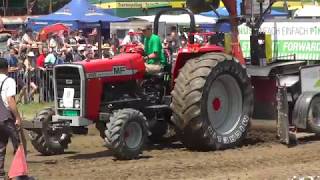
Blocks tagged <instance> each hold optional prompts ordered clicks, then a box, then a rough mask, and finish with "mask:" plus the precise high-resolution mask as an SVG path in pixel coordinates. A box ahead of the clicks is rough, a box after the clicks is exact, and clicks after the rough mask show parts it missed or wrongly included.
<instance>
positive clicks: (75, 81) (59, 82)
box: [55, 66, 81, 99]
mask: <svg viewBox="0 0 320 180" xmlns="http://www.w3.org/2000/svg"><path fill="white" fill-rule="evenodd" d="M55 80H56V88H57V89H56V90H57V91H56V92H57V94H56V96H57V99H60V98H62V97H63V91H64V88H73V89H74V98H79V99H80V98H81V78H80V72H79V68H77V67H68V66H66V67H65V66H60V67H56V68H55Z"/></svg>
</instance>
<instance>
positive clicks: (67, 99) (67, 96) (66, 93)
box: [62, 88, 74, 108]
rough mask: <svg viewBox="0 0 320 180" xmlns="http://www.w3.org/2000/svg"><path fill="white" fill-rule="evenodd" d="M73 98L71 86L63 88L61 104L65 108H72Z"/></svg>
mask: <svg viewBox="0 0 320 180" xmlns="http://www.w3.org/2000/svg"><path fill="white" fill-rule="evenodd" d="M73 98H74V89H73V88H64V89H63V97H62V100H63V106H64V107H66V108H73Z"/></svg>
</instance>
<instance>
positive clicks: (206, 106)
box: [171, 53, 253, 150]
mask: <svg viewBox="0 0 320 180" xmlns="http://www.w3.org/2000/svg"><path fill="white" fill-rule="evenodd" d="M175 83H176V84H175V87H174V90H173V91H172V97H173V98H172V99H173V100H172V104H171V108H172V110H173V116H172V121H173V122H174V123H175V124H176V125H177V127H178V128H179V129H180V130H181V133H180V134H181V140H182V142H183V143H184V144H185V146H186V147H187V148H189V149H194V150H211V149H213V150H215V149H225V148H231V147H234V146H236V145H238V144H240V143H241V141H242V139H243V138H244V137H245V135H246V133H247V130H248V127H249V120H250V117H251V114H252V110H253V92H252V87H251V83H250V79H249V77H248V75H247V72H246V70H245V69H244V68H243V67H242V66H241V65H240V64H239V63H238V62H237V61H235V60H233V58H232V57H231V56H229V55H226V54H222V53H209V54H205V55H202V56H200V57H198V58H195V59H191V60H189V61H188V62H187V63H186V64H185V66H184V67H183V68H182V69H181V71H180V73H179V76H178V78H177V79H176V81H175Z"/></svg>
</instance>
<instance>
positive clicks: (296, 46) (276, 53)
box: [239, 21, 320, 60]
mask: <svg viewBox="0 0 320 180" xmlns="http://www.w3.org/2000/svg"><path fill="white" fill-rule="evenodd" d="M260 31H261V32H265V33H267V34H271V37H272V40H273V45H272V46H273V47H272V51H273V58H279V59H286V58H285V57H286V56H289V57H292V56H293V55H295V57H296V59H297V60H320V22H316V21H314V22H313V21H310V22H301V21H299V22H295V21H291V22H265V23H263V25H262V26H261V29H260ZM239 32H240V41H241V46H242V49H243V52H244V54H245V57H250V34H251V29H250V28H248V27H247V26H245V25H241V26H240V27H239Z"/></svg>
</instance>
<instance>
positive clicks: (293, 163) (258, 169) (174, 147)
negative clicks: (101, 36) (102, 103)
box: [7, 121, 320, 180]
mask: <svg viewBox="0 0 320 180" xmlns="http://www.w3.org/2000/svg"><path fill="white" fill-rule="evenodd" d="M102 142H103V141H102V139H101V138H100V137H99V135H98V133H97V131H96V130H95V129H94V128H90V130H89V135H88V136H75V137H74V138H73V139H72V144H71V145H70V148H69V149H68V150H67V152H66V154H63V155H58V156H50V157H45V156H40V155H39V153H37V152H36V151H35V150H34V149H33V148H32V147H31V145H29V154H28V163H29V169H30V174H31V175H33V176H35V177H36V178H37V179H40V180H107V179H135V180H140V179H141V180H144V179H147V180H148V179H157V180H158V179H205V180H206V179H288V178H291V177H293V176H302V175H304V176H306V175H314V176H316V175H320V171H319V170H320V167H319V165H318V162H319V160H320V156H319V153H318V152H319V150H320V142H319V141H317V139H316V138H313V137H311V138H307V139H304V140H303V141H302V144H299V145H298V146H295V147H292V148H288V147H287V146H285V145H282V144H279V143H278V142H277V138H276V129H275V123H274V122H267V123H265V122H260V121H259V122H255V123H253V127H252V128H251V129H250V131H249V133H248V136H247V138H246V139H245V141H244V145H242V146H241V147H238V148H235V149H229V150H224V151H211V152H192V151H189V150H187V149H185V148H184V147H183V145H182V144H181V143H179V142H175V143H170V144H161V145H152V146H149V147H148V148H147V150H146V151H144V153H143V155H142V157H141V158H140V159H138V160H131V161H117V160H115V159H114V158H113V157H112V153H111V152H110V151H109V150H107V149H106V148H105V147H103V146H102ZM8 153H9V154H10V155H11V154H12V150H11V149H10V150H9V151H8ZM11 158H12V157H10V158H9V159H8V161H7V162H10V161H11ZM7 166H8V164H7Z"/></svg>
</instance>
